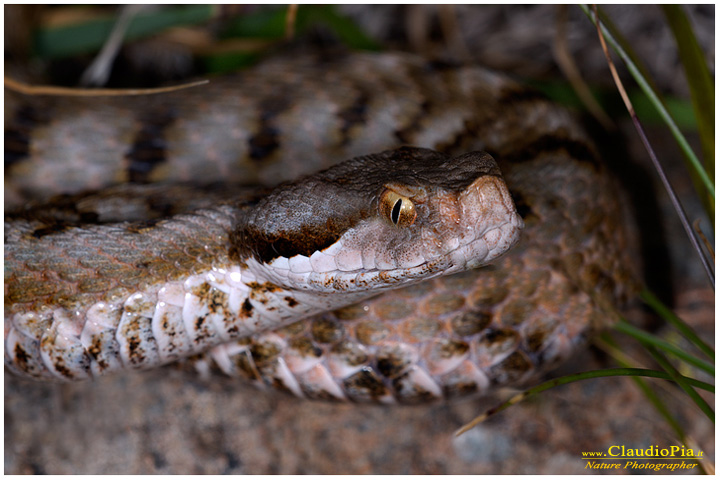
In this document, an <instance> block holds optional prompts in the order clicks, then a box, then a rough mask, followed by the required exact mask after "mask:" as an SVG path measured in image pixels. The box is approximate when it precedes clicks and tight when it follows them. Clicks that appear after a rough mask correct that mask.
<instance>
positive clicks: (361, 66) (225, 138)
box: [6, 54, 635, 402]
mask: <svg viewBox="0 0 720 480" xmlns="http://www.w3.org/2000/svg"><path fill="white" fill-rule="evenodd" d="M246 92H249V93H248V94H247V95H245V93H246ZM6 118H7V119H9V120H8V121H7V122H6V138H8V135H10V138H12V139H19V140H17V141H14V142H6V144H8V143H9V144H10V148H12V149H13V154H12V155H10V156H8V153H7V151H6V160H7V159H8V158H11V159H12V163H11V164H10V165H9V167H7V168H8V169H7V170H6V171H7V172H8V174H7V175H6V203H9V204H13V203H15V204H18V203H20V202H22V201H24V199H25V198H26V197H27V196H30V195H32V196H35V195H37V194H38V193H39V192H43V193H46V192H48V191H53V189H54V188H55V185H63V186H65V187H66V188H68V189H69V190H68V191H70V192H75V191H80V190H84V189H87V188H101V187H104V186H106V185H107V184H111V183H116V182H118V181H120V182H122V181H127V180H134V181H158V180H167V181H183V180H192V179H195V178H199V173H198V172H200V171H202V172H203V181H207V182H212V181H218V180H227V181H237V180H242V181H245V182H260V183H261V184H275V183H278V182H280V181H283V180H287V179H289V178H292V177H294V176H296V175H299V174H302V173H309V172H311V171H315V170H318V169H320V168H322V167H325V166H327V165H328V163H329V162H332V161H334V160H335V159H339V158H347V157H351V156H354V155H359V154H364V153H368V152H373V151H380V150H382V149H385V148H389V147H395V146H397V145H399V144H412V145H417V146H424V147H430V148H435V149H438V150H441V151H446V152H450V153H457V152H462V151H467V150H478V149H483V150H486V151H488V152H490V153H491V154H493V156H494V157H495V158H497V159H498V161H499V164H500V168H501V170H502V171H503V174H504V175H505V178H506V180H507V183H508V185H509V187H510V189H511V193H512V194H513V197H514V199H515V201H516V203H517V205H518V210H519V211H520V213H521V214H522V215H523V217H524V220H525V223H526V229H525V231H524V233H523V238H522V240H521V242H520V244H519V245H517V246H516V247H515V249H514V250H513V252H512V253H511V254H510V255H508V256H506V257H504V258H503V259H501V261H500V262H498V263H497V264H496V265H494V266H492V267H491V268H490V272H488V271H483V272H478V274H477V275H473V274H463V275H462V276H461V277H455V278H450V279H448V280H446V282H449V283H441V282H442V281H441V280H436V281H433V282H434V284H432V286H431V285H424V284H423V285H420V286H417V287H414V290H411V291H399V292H396V293H390V294H386V295H384V296H383V297H380V298H378V299H376V300H374V301H369V302H366V303H364V304H363V305H362V306H363V307H367V308H362V309H361V311H363V312H368V314H369V316H367V317H364V316H363V317H360V316H358V315H357V311H358V309H357V308H354V309H353V308H350V309H345V310H343V311H340V312H335V313H332V314H327V315H326V316H325V317H324V318H323V319H316V320H314V321H312V322H308V323H306V324H302V325H297V326H295V327H288V328H287V329H285V330H283V331H281V332H279V333H278V334H277V335H276V336H274V337H271V338H270V340H268V339H267V338H260V339H255V340H252V341H246V342H242V343H243V344H247V345H242V346H241V347H242V348H241V349H240V355H239V356H236V357H230V358H231V359H234V360H235V362H234V363H231V364H228V363H227V362H226V364H225V366H224V369H225V370H230V371H231V372H232V373H235V372H245V374H246V375H249V376H250V377H251V378H255V379H262V380H263V381H264V382H265V383H268V384H278V383H282V382H279V381H278V378H279V377H278V374H277V369H276V366H277V365H278V361H279V359H280V358H284V357H282V355H283V354H284V355H285V357H287V356H288V355H290V356H294V357H295V358H306V357H316V358H319V359H320V360H319V361H321V362H327V361H328V360H327V359H328V358H329V359H331V360H332V359H333V358H334V359H336V360H337V359H339V360H340V361H342V362H345V364H352V365H353V366H363V367H364V368H362V369H361V370H358V371H361V372H363V373H360V374H359V377H358V376H357V375H358V374H357V373H354V374H352V375H350V376H346V377H342V376H340V377H339V378H336V379H335V381H336V382H337V383H338V385H340V388H341V390H342V392H343V394H344V395H345V396H346V397H348V398H350V399H353V400H380V401H383V400H386V399H387V398H389V397H395V398H397V399H398V400H400V401H402V402H415V401H421V400H424V399H427V398H434V397H435V395H434V394H433V393H432V392H430V393H429V392H428V391H423V385H426V384H425V383H422V382H420V383H418V382H416V381H415V380H414V377H413V375H414V374H413V372H414V371H416V369H417V368H422V369H424V371H427V372H428V374H429V375H430V376H431V377H432V379H433V381H434V382H436V383H437V384H438V385H441V386H442V394H443V395H449V396H454V395H458V394H464V393H469V392H477V391H484V390H486V389H487V388H491V387H492V386H493V385H504V384H514V383H517V382H519V381H522V380H525V379H527V378H528V377H529V376H530V375H532V374H534V373H538V372H540V371H542V370H543V369H547V368H548V367H550V366H552V365H554V364H555V363H556V362H557V361H559V360H561V359H562V358H564V357H566V356H568V355H569V353H570V351H571V348H572V347H573V346H574V345H576V344H578V343H582V341H583V340H584V339H585V338H586V337H587V336H588V335H589V334H590V333H592V331H594V330H596V329H597V328H599V327H601V326H604V325H606V324H608V323H609V322H610V321H612V320H613V316H612V314H611V313H610V312H611V309H610V307H611V306H617V305H620V304H622V302H623V301H625V300H626V299H627V298H628V296H629V295H630V294H631V293H632V291H633V289H634V286H635V273H634V272H635V267H634V264H633V254H632V252H633V248H634V247H633V242H634V234H633V232H632V229H631V228H630V227H629V226H628V225H627V221H626V220H625V218H624V217H623V215H622V212H623V211H624V206H623V205H622V204H621V199H622V197H620V196H619V195H618V194H617V192H616V190H615V187H614V182H613V181H612V179H611V178H610V177H609V175H608V174H607V172H606V170H605V168H604V167H603V165H602V164H601V162H600V161H599V159H598V158H597V156H596V155H595V153H594V150H593V148H592V146H590V145H589V143H588V141H587V139H586V137H585V135H584V133H583V132H582V131H581V130H580V129H579V128H578V127H577V126H576V123H575V122H574V121H573V119H572V117H570V116H569V115H568V114H567V112H565V111H564V110H562V109H560V108H558V107H556V106H554V105H552V104H551V103H549V102H547V101H545V100H543V99H541V98H539V97H538V96H537V95H535V94H533V93H529V92H527V91H525V90H523V89H521V88H519V87H518V86H517V85H516V84H514V83H512V82H510V81H508V80H507V79H505V78H504V77H502V76H498V75H496V74H494V73H491V72H487V71H485V70H482V69H479V68H475V67H467V68H457V69H455V68H449V67H438V66H430V65H427V64H426V63H425V62H424V61H422V60H419V59H417V58H415V57H411V56H406V55H398V54H388V55H379V56H374V55H353V56H349V57H347V58H345V59H343V60H340V61H338V62H330V63H328V62H323V61H319V62H318V61H317V60H316V59H311V58H306V57H300V58H292V59H287V58H284V59H279V60H274V61H269V62H267V63H265V64H262V65H260V66H259V67H257V68H255V69H253V70H252V71H248V72H246V73H243V74H241V75H239V76H238V77H235V78H233V79H217V80H214V81H213V83H212V84H211V85H210V86H208V87H201V88H198V89H194V90H188V91H184V92H181V93H174V94H168V95H163V96H162V97H154V98H149V99H148V98H143V99H137V100H135V99H122V100H120V101H118V100H112V99H108V101H104V100H103V101H102V102H98V99H91V100H78V99H48V98H33V99H28V98H23V97H19V96H16V95H14V94H12V95H8V94H7V92H6ZM8 132H9V133H8ZM109 132H113V134H112V135H110V133H109ZM150 139H153V140H154V141H149V140H150ZM148 145H152V146H153V148H148ZM7 148H8V147H6V149H7ZM88 148H95V149H96V150H94V151H93V150H90V151H88V150H86V149H88ZM100 152H102V153H101V154H100ZM59 158H60V159H64V160H67V161H68V163H67V164H65V163H62V166H59V163H60V162H57V159H59ZM148 158H150V159H151V161H148V160H147V159H148ZM197 158H203V159H206V162H204V163H203V164H202V165H201V166H191V164H190V162H191V161H192V160H194V159H197ZM141 159H144V160H141ZM88 160H92V162H94V163H92V165H93V166H92V168H93V172H96V173H95V175H93V176H92V178H91V179H90V181H89V183H74V180H73V181H72V182H70V181H69V180H66V179H63V178H62V176H63V175H64V172H66V171H67V172H69V171H71V170H72V171H75V170H90V167H88V166H84V164H83V163H82V162H83V161H85V162H87V161H88ZM286 160H289V161H290V164H289V166H287V164H285V163H284V162H285V161H286ZM38 179H44V182H45V183H43V181H40V182H39V183H38ZM48 181H50V184H48V183H47V182H48ZM8 182H10V183H9V184H8ZM36 185H39V186H36ZM424 293H427V296H426V297H423V299H419V298H420V297H419V296H420V295H421V294H424ZM408 298H409V299H410V300H411V302H412V303H411V304H413V305H418V308H417V309H412V311H409V310H408V309H407V307H405V306H402V305H405V303H403V302H402V301H401V300H407V299H408ZM386 320H387V321H388V323H380V321H386ZM316 325H321V326H322V328H321V327H316ZM268 342H269V343H268ZM268 344H270V345H272V348H264V347H263V346H267V345H268ZM398 344H402V348H401V352H400V353H397V352H395V353H393V348H394V347H395V346H397V345H398ZM358 352H359V353H358ZM333 355H334V357H333ZM240 357H242V358H240ZM418 358H420V359H419V360H418ZM441 360H442V361H445V362H447V361H449V362H451V363H453V368H452V369H449V370H448V369H447V368H445V367H444V366H440V365H441V364H442V365H445V363H442V362H441ZM283 361H284V360H283ZM281 363H282V362H281ZM228 365H230V367H228ZM232 365H235V367H232ZM238 366H239V367H238ZM478 371H479V372H480V373H479V374H478ZM312 373H313V372H312V371H311V370H308V371H305V372H303V373H302V374H299V375H297V378H298V379H297V382H298V385H299V389H300V390H301V391H303V392H304V393H305V394H307V395H309V396H312V397H323V398H324V397H327V396H332V395H330V394H328V392H326V391H318V390H317V389H316V388H315V385H316V384H315V383H314V382H313V380H312ZM282 386H283V387H285V388H288V387H287V385H282ZM290 389H291V390H293V389H292V388H290Z"/></svg>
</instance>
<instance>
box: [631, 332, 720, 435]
mask: <svg viewBox="0 0 720 480" xmlns="http://www.w3.org/2000/svg"><path fill="white" fill-rule="evenodd" d="M645 348H646V349H647V351H648V352H650V355H652V356H653V358H654V359H655V361H656V362H657V363H658V364H659V365H660V366H661V367H662V368H663V370H665V371H666V372H667V373H668V375H670V376H671V377H672V379H673V380H674V381H675V383H677V384H678V385H679V386H680V388H682V389H683V390H684V391H685V393H687V394H688V396H689V397H690V398H691V399H692V401H693V402H695V404H696V405H697V406H698V407H699V408H700V410H702V411H703V413H704V414H705V415H707V417H708V418H709V419H710V420H711V421H712V422H713V423H715V412H714V411H713V409H712V407H711V406H710V405H708V403H707V402H706V401H705V400H704V399H703V398H702V397H701V396H700V395H699V394H698V393H697V392H696V391H695V390H694V389H693V388H692V386H690V382H687V381H686V379H687V378H688V377H685V376H683V375H681V374H680V372H678V371H677V369H676V368H675V367H673V366H672V364H671V363H670V362H668V360H667V359H666V358H665V357H663V356H662V355H661V354H660V352H658V351H657V349H656V348H655V347H653V346H651V345H646V346H645Z"/></svg>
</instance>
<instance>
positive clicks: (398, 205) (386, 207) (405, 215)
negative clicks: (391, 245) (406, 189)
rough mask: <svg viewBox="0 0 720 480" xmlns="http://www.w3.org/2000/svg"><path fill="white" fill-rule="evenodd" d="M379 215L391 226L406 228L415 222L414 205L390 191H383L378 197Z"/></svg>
mask: <svg viewBox="0 0 720 480" xmlns="http://www.w3.org/2000/svg"><path fill="white" fill-rule="evenodd" d="M380 213H381V214H382V216H383V217H385V218H387V219H388V220H389V221H390V222H392V224H393V225H397V226H399V227H407V226H409V225H412V224H413V222H415V217H417V212H416V211H415V204H414V203H413V202H412V200H410V199H409V198H408V197H404V196H402V195H400V194H398V193H396V192H393V191H392V190H385V191H384V192H383V193H382V195H381V196H380Z"/></svg>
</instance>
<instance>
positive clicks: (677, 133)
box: [580, 5, 715, 198]
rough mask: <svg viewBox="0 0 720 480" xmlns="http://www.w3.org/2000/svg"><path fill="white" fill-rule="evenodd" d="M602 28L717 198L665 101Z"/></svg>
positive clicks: (603, 29)
mask: <svg viewBox="0 0 720 480" xmlns="http://www.w3.org/2000/svg"><path fill="white" fill-rule="evenodd" d="M580 7H581V8H582V9H583V11H584V12H585V14H586V15H587V16H588V18H590V19H591V21H592V20H593V18H594V17H593V15H592V12H590V9H589V8H588V6H587V5H581V6H580ZM600 29H601V31H602V33H603V36H604V37H605V39H606V40H607V42H608V43H609V44H610V45H611V46H612V47H613V49H614V50H615V52H616V53H617V54H618V55H619V56H620V58H622V60H623V62H624V63H625V65H626V66H627V68H628V71H629V72H630V74H631V75H632V76H633V78H634V79H635V81H636V82H637V83H638V85H639V86H640V88H641V89H642V90H643V92H645V95H647V96H648V98H649V99H650V100H651V101H652V102H653V105H654V106H655V108H656V109H657V111H658V113H659V114H660V116H661V117H662V118H663V120H664V121H665V124H666V125H667V126H668V128H669V129H670V131H671V133H672V135H673V136H674V137H675V140H676V141H677V142H678V145H680V149H681V150H682V151H683V153H684V154H685V156H686V157H687V159H688V160H689V162H690V163H691V164H692V166H693V169H694V170H695V171H696V172H697V175H698V176H699V178H700V180H701V182H702V184H703V185H704V186H705V188H706V189H707V191H708V192H709V194H710V195H711V196H712V198H715V185H714V183H713V181H712V180H711V179H710V177H709V175H708V173H707V172H706V171H705V169H704V168H703V166H702V164H701V163H700V160H698V158H697V156H696V155H695V152H693V150H692V148H690V144H689V143H688V141H687V139H686V138H685V136H684V135H683V134H682V132H681V131H680V129H679V128H678V126H677V124H676V123H675V121H674V120H673V118H672V117H671V116H670V114H669V113H668V111H667V109H666V108H665V106H664V105H663V103H662V102H661V101H660V99H659V98H658V96H657V95H656V94H655V92H654V91H653V89H652V88H651V87H650V84H649V83H648V81H647V80H646V79H645V78H644V77H643V75H642V74H641V73H640V70H639V68H638V67H637V65H635V63H634V62H633V61H632V59H631V58H630V57H629V56H628V54H627V53H626V52H625V50H624V49H623V48H622V47H621V46H620V44H619V43H618V42H617V40H615V38H614V37H613V36H612V35H611V34H610V32H609V30H608V29H607V27H606V26H605V25H604V24H603V23H601V24H600Z"/></svg>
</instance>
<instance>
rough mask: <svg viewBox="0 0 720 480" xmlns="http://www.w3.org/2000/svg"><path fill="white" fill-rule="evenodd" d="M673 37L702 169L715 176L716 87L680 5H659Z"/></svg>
mask: <svg viewBox="0 0 720 480" xmlns="http://www.w3.org/2000/svg"><path fill="white" fill-rule="evenodd" d="M660 8H661V9H662V11H663V13H665V17H666V19H667V22H668V25H669V26H670V29H671V30H672V32H673V35H674V36H675V41H676V43H677V46H678V51H679V53H680V60H681V61H682V64H683V68H684V69H685V77H686V78H687V83H688V87H689V88H690V98H691V99H692V103H693V107H694V109H695V116H696V118H697V122H698V131H699V133H700V142H701V143H702V149H703V157H704V158H705V168H706V169H707V172H708V174H709V175H710V176H711V177H712V176H714V175H715V84H714V82H713V79H712V77H711V76H710V70H709V69H708V66H707V63H706V62H705V56H704V54H703V51H702V49H701V48H700V45H698V42H697V39H696V38H695V34H694V32H693V29H692V26H691V25H690V22H689V21H688V18H687V16H686V15H685V11H684V10H683V8H682V6H680V5H661V6H660Z"/></svg>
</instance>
